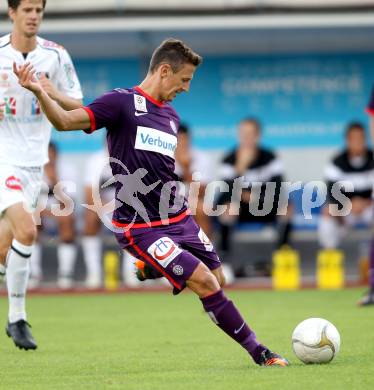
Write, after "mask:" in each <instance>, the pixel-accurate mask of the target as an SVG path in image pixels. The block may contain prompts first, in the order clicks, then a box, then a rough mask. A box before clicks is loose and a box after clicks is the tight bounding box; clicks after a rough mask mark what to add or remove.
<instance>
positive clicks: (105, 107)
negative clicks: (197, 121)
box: [85, 87, 186, 225]
mask: <svg viewBox="0 0 374 390" xmlns="http://www.w3.org/2000/svg"><path fill="white" fill-rule="evenodd" d="M85 110H86V111H87V112H88V114H89V116H90V120H91V130H90V132H92V131H94V130H96V129H100V128H102V127H105V128H106V129H107V142H108V150H109V156H110V157H111V161H110V165H111V168H112V172H113V176H114V178H115V179H116V183H115V186H116V210H115V211H114V214H113V221H114V223H115V224H117V225H121V224H124V225H126V224H131V223H136V224H138V223H140V224H142V223H149V222H155V221H160V220H164V219H167V218H175V217H176V216H178V215H179V214H181V213H184V212H185V211H186V199H185V198H184V197H183V196H181V195H180V193H179V191H178V186H179V185H180V183H179V181H178V177H177V175H176V174H175V173H174V151H175V148H176V146H177V137H176V136H177V130H178V128H179V117H178V115H177V113H176V112H175V110H174V109H173V108H172V107H171V105H170V104H168V103H161V102H158V101H157V100H155V99H153V98H152V97H150V96H149V95H147V94H146V93H145V92H144V91H142V90H141V89H140V88H139V87H135V88H129V89H116V90H114V91H112V92H109V93H106V94H104V95H102V96H100V97H99V98H97V99H96V100H95V101H94V102H93V103H91V104H90V105H89V106H88V107H85Z"/></svg>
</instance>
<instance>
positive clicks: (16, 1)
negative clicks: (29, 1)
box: [8, 0, 47, 10]
mask: <svg viewBox="0 0 374 390" xmlns="http://www.w3.org/2000/svg"><path fill="white" fill-rule="evenodd" d="M21 3H22V0H8V7H9V8H12V9H14V10H16V9H17V8H18V7H19V5H20V4H21ZM46 3H47V0H43V8H45V5H46Z"/></svg>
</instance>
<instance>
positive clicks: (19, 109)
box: [0, 34, 82, 167]
mask: <svg viewBox="0 0 374 390" xmlns="http://www.w3.org/2000/svg"><path fill="white" fill-rule="evenodd" d="M13 62H15V63H16V64H17V65H18V66H19V65H22V64H24V63H25V62H30V63H31V64H32V65H33V66H34V68H35V70H36V76H38V75H40V74H43V73H44V74H45V75H46V76H47V77H48V78H49V79H50V80H51V82H52V83H53V84H54V85H55V86H56V87H57V89H58V90H59V91H60V92H62V93H64V94H65V95H68V96H69V97H72V98H74V99H82V91H81V86H80V84H79V80H78V78H77V75H76V73H75V69H74V66H73V63H72V61H71V58H70V56H69V54H68V52H67V51H66V50H65V49H64V48H63V47H62V46H59V45H57V44H56V43H54V42H51V41H47V40H45V39H43V38H40V37H37V46H36V48H35V49H34V50H33V51H31V52H30V53H28V55H27V57H26V59H25V58H24V56H23V54H22V53H21V52H19V51H17V50H15V49H14V48H13V47H12V45H11V43H10V34H8V35H5V36H3V37H1V38H0V103H1V102H4V103H5V107H4V108H5V118H4V119H3V120H1V121H0V164H10V165H15V166H22V167H32V166H42V165H44V164H45V163H46V162H48V143H49V140H50V136H51V127H52V125H51V124H50V122H49V121H48V119H47V117H46V116H45V115H44V113H43V112H42V111H41V108H40V106H39V102H38V100H37V99H36V97H35V96H34V95H33V94H32V93H31V92H30V91H28V90H26V89H25V88H22V87H21V86H20V85H19V84H18V79H17V77H16V75H15V74H14V73H13Z"/></svg>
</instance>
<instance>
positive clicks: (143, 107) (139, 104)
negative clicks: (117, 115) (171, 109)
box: [134, 94, 148, 112]
mask: <svg viewBox="0 0 374 390" xmlns="http://www.w3.org/2000/svg"><path fill="white" fill-rule="evenodd" d="M134 105H135V111H141V112H148V110H147V100H146V98H145V97H144V96H141V95H136V94H134Z"/></svg>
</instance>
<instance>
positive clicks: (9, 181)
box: [0, 164, 43, 216]
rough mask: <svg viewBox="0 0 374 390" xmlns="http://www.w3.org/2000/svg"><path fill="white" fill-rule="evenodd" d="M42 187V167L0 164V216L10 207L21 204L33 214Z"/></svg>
mask: <svg viewBox="0 0 374 390" xmlns="http://www.w3.org/2000/svg"><path fill="white" fill-rule="evenodd" d="M42 185H43V167H18V166H14V165H7V164H0V216H1V214H2V213H3V212H4V211H5V210H6V209H7V208H9V207H10V206H12V205H14V204H16V203H23V204H24V207H25V210H26V211H28V212H30V213H31V212H33V211H34V210H35V208H36V205H37V203H38V198H39V194H40V191H41V188H42Z"/></svg>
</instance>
